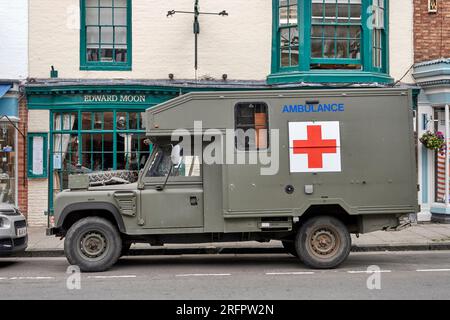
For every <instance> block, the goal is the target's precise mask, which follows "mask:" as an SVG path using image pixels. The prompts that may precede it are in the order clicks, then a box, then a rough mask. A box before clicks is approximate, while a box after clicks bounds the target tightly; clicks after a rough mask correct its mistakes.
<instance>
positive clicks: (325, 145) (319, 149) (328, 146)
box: [294, 126, 337, 169]
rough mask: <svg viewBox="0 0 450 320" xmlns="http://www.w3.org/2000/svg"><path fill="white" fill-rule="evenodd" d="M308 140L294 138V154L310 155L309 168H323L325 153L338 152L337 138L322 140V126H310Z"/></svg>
mask: <svg viewBox="0 0 450 320" xmlns="http://www.w3.org/2000/svg"><path fill="white" fill-rule="evenodd" d="M307 131H308V140H294V154H304V153H306V154H307V155H308V168H309V169H321V168H323V157H322V156H323V154H324V153H337V150H336V147H337V144H336V140H334V139H333V140H322V127H321V126H308V127H307Z"/></svg>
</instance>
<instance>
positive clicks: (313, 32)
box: [311, 26, 323, 38]
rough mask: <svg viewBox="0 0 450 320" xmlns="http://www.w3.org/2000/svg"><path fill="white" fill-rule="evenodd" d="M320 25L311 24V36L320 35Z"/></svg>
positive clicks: (321, 28)
mask: <svg viewBox="0 0 450 320" xmlns="http://www.w3.org/2000/svg"><path fill="white" fill-rule="evenodd" d="M322 30H323V27H322V26H312V28H311V37H320V38H321V37H322Z"/></svg>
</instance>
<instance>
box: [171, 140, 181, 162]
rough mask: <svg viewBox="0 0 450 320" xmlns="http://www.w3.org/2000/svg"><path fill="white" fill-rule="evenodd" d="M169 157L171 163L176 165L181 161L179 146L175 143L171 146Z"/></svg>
mask: <svg viewBox="0 0 450 320" xmlns="http://www.w3.org/2000/svg"><path fill="white" fill-rule="evenodd" d="M170 159H171V160H172V164H174V165H178V164H180V162H181V146H180V145H179V144H177V145H176V146H174V147H173V148H172V152H171V154H170Z"/></svg>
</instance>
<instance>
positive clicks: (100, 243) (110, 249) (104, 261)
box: [64, 217, 122, 272]
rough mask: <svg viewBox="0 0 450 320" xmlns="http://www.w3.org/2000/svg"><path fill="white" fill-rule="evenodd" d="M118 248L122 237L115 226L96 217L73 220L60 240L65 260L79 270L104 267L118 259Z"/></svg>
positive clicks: (120, 247)
mask: <svg viewBox="0 0 450 320" xmlns="http://www.w3.org/2000/svg"><path fill="white" fill-rule="evenodd" d="M121 250H122V239H121V237H120V234H119V232H118V230H117V228H116V227H115V226H114V225H113V224H112V223H111V222H109V221H108V220H106V219H103V218H99V217H87V218H83V219H81V220H79V221H77V222H76V223H75V224H74V225H73V226H72V227H70V229H69V231H68V232H67V235H66V239H65V241H64V252H65V254H66V257H67V260H68V261H69V263H70V264H71V265H77V266H78V267H80V270H81V271H83V272H99V271H105V270H108V269H109V268H111V267H112V266H113V265H114V264H115V263H116V261H117V260H118V259H119V257H120V253H121Z"/></svg>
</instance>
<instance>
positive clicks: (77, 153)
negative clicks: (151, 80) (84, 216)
mask: <svg viewBox="0 0 450 320" xmlns="http://www.w3.org/2000/svg"><path fill="white" fill-rule="evenodd" d="M26 92H27V98H28V110H29V118H30V120H29V124H28V178H29V184H28V199H29V203H30V208H29V211H30V212H29V215H31V216H32V220H33V221H34V224H44V223H45V222H46V219H45V217H44V215H43V212H46V213H48V212H50V213H51V212H52V209H53V199H54V197H55V195H56V194H57V193H58V192H60V191H61V190H63V189H66V188H67V187H68V176H69V175H70V174H74V173H97V174H99V173H102V172H111V171H121V172H123V173H127V172H138V171H139V169H141V168H142V167H143V166H144V164H145V162H146V160H147V158H148V156H149V153H150V151H151V147H152V146H151V144H150V143H149V141H148V140H147V139H146V137H145V123H144V121H143V114H144V112H145V110H146V109H147V108H149V107H151V106H154V105H156V104H158V103H161V102H164V101H167V100H169V99H172V98H174V97H176V96H177V95H178V94H179V93H180V91H179V90H178V89H176V88H157V87H151V88H149V87H142V86H141V87H138V86H94V85H93V86H86V85H84V86H81V87H76V86H73V85H72V86H58V85H52V86H48V85H36V84H35V85H28V86H27V89H26ZM39 119H41V120H39ZM43 123H45V124H44V125H42V124H43ZM43 189H47V194H45V195H44V194H43ZM43 198H45V199H46V201H45V202H44V201H42V199H43ZM33 199H34V200H36V201H33Z"/></svg>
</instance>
